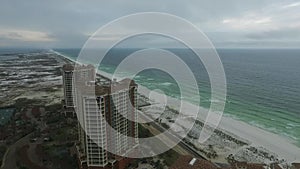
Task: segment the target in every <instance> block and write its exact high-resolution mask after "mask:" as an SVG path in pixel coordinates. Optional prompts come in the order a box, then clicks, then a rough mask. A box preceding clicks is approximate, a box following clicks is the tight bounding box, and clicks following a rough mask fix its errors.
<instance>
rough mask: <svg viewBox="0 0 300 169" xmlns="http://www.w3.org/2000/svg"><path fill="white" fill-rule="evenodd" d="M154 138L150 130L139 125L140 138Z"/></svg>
mask: <svg viewBox="0 0 300 169" xmlns="http://www.w3.org/2000/svg"><path fill="white" fill-rule="evenodd" d="M152 136H153V134H152V133H151V132H150V131H149V130H148V129H146V128H145V127H144V126H142V125H141V124H139V138H147V137H152Z"/></svg>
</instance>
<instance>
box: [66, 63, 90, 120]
mask: <svg viewBox="0 0 300 169" xmlns="http://www.w3.org/2000/svg"><path fill="white" fill-rule="evenodd" d="M76 71H77V72H79V73H76V74H75V75H76V76H78V77H77V78H76V79H78V80H80V81H82V82H84V81H91V80H94V79H95V68H94V67H93V66H92V65H80V66H79V65H78V66H76ZM73 76H74V65H72V64H65V65H63V68H62V79H63V89H64V101H63V104H64V114H65V115H66V116H67V115H72V116H73V117H75V116H76V114H75V111H74V108H75V107H76V105H75V101H74V99H75V98H74V94H75V90H76V89H75V88H74V77H73Z"/></svg>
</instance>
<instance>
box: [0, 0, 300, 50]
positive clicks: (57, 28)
mask: <svg viewBox="0 0 300 169" xmlns="http://www.w3.org/2000/svg"><path fill="white" fill-rule="evenodd" d="M299 11H300V0H298V1H292V0H285V1H282V0H249V1H246V0H223V1H222V0H218V1H217V0H209V1H208V0H207V1H202V0H189V1H183V0H181V1H180V0H169V1H167V0H151V1H143V0H127V1H125V0H118V1H117V0H116V1H112V0H111V1H101V0H86V1H83V0H81V1H79V0H72V1H70V0H49V1H41V0H18V1H17V0H1V1H0V48H5V47H37V48H40V47H41V48H77V47H81V46H82V45H83V44H84V42H85V41H86V40H87V39H88V38H89V37H90V35H91V34H93V33H94V32H95V31H96V30H97V29H99V28H100V27H101V26H103V25H105V24H106V23H108V22H110V21H112V20H114V19H117V18H119V17H122V16H124V15H129V14H134V13H137V12H165V13H170V14H173V15H176V16H179V17H182V18H184V19H187V20H188V21H190V22H192V23H193V24H195V25H196V26H197V27H198V28H199V29H201V30H203V32H205V33H206V35H207V36H208V37H209V38H210V40H211V41H212V43H213V44H214V45H215V46H216V47H220V48H222V47H229V48H236V47H237V48H243V47H254V48H256V47H266V48H269V47H274V48H278V47H285V48H298V47H300V12H299ZM105 40H110V38H109V37H108V38H106V39H105ZM137 44H138V42H137Z"/></svg>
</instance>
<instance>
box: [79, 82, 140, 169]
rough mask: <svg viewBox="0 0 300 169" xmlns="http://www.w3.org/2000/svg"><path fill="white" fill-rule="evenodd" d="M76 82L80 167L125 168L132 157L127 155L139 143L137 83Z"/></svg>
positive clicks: (88, 168) (98, 168) (99, 168)
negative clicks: (129, 157) (79, 129)
mask: <svg viewBox="0 0 300 169" xmlns="http://www.w3.org/2000/svg"><path fill="white" fill-rule="evenodd" d="M76 85H78V87H76V88H77V89H78V90H76V92H77V93H76V97H77V98H76V99H75V100H76V106H77V107H76V112H77V116H78V120H79V121H80V124H81V130H82V131H81V132H79V134H80V136H79V137H80V138H79V140H80V143H79V144H77V146H76V148H77V153H78V157H79V162H80V163H79V165H80V168H82V169H84V168H87V169H105V168H112V167H114V168H119V169H123V168H125V167H126V166H127V164H128V162H129V161H130V159H128V158H125V157H124V156H126V155H127V154H129V153H134V150H135V147H136V146H137V145H138V123H136V120H137V112H136V107H137V87H138V86H137V84H136V83H135V82H134V81H133V80H130V79H125V80H122V81H119V82H116V81H113V82H111V83H110V84H108V85H104V84H97V83H96V82H95V81H92V82H88V83H77V84H76ZM127 136H128V137H127ZM107 150H108V151H107ZM110 152H114V153H110ZM115 154H118V155H115Z"/></svg>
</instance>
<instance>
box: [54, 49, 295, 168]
mask: <svg viewBox="0 0 300 169" xmlns="http://www.w3.org/2000/svg"><path fill="white" fill-rule="evenodd" d="M50 52H53V53H55V54H57V55H58V56H61V57H63V58H64V59H67V60H69V61H70V62H75V63H78V62H77V61H75V60H72V59H70V58H69V57H68V56H66V55H64V54H62V53H59V52H57V51H54V50H50ZM78 64H81V63H78ZM97 72H98V73H97V74H101V76H104V77H110V74H109V73H106V72H103V71H101V70H98V69H97ZM139 88H141V94H147V93H149V92H150V90H149V89H147V88H146V87H144V86H139ZM155 96H159V94H158V93H156V94H155ZM167 98H168V100H172V104H171V105H172V106H174V107H177V105H178V102H180V101H179V100H177V99H175V98H171V97H169V96H168V97H167ZM156 99H157V100H159V98H158V97H157V98H154V100H156ZM183 102H185V104H187V105H189V107H188V108H187V107H185V108H184V109H183V110H182V112H184V113H187V112H189V111H191V109H192V110H193V109H194V110H196V109H198V108H199V112H201V113H204V112H207V109H206V108H202V107H197V106H196V105H193V104H191V103H188V102H187V101H183ZM186 115H188V114H186ZM200 116H201V117H206V115H205V114H202V115H200ZM200 120H202V121H204V119H203V118H202V119H201V118H200ZM217 129H220V130H222V131H225V132H228V133H231V134H233V135H235V136H238V137H240V138H242V139H245V140H247V141H249V142H250V146H255V147H263V148H265V149H267V150H269V151H270V152H273V153H275V154H276V155H278V157H280V158H282V159H284V160H286V161H287V162H288V163H291V162H295V161H300V156H299V155H300V148H299V147H297V146H296V145H294V144H293V143H292V142H291V140H289V139H287V138H285V137H282V136H279V135H276V134H274V133H271V132H269V131H266V130H263V129H261V128H259V127H255V126H252V125H250V124H247V123H245V122H243V121H239V120H236V119H233V118H231V117H228V116H224V115H223V117H222V119H221V121H220V123H219V125H218V126H217Z"/></svg>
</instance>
